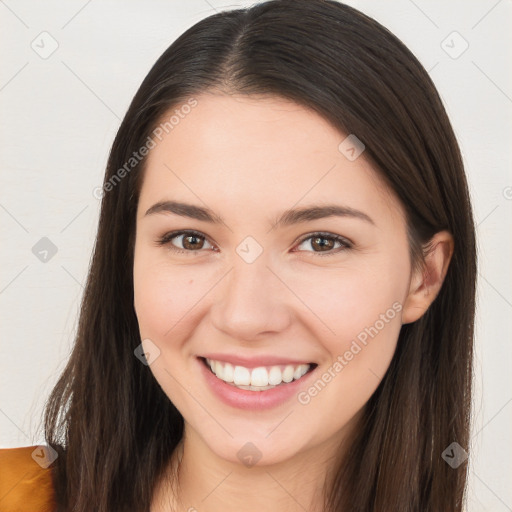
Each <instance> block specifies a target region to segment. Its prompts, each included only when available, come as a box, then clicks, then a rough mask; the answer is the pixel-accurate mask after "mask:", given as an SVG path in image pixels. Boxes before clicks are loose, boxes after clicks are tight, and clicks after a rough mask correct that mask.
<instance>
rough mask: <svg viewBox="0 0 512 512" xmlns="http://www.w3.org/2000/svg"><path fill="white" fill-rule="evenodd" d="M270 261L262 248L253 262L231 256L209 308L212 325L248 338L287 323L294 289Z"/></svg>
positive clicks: (279, 327) (229, 334) (241, 337)
mask: <svg viewBox="0 0 512 512" xmlns="http://www.w3.org/2000/svg"><path fill="white" fill-rule="evenodd" d="M269 263H270V262H269V259H268V258H267V257H266V253H265V251H264V252H263V254H261V255H260V256H259V257H258V258H257V259H256V260H255V261H253V262H252V263H248V262H246V261H244V260H243V259H242V258H240V257H238V256H237V255H235V258H233V267H232V268H231V270H230V271H229V273H228V274H227V275H226V276H225V277H224V279H223V280H222V282H221V283H219V286H218V287H217V292H216V293H217V296H216V297H215V302H214V304H213V305H212V307H211V311H210V314H211V320H212V323H213V325H214V326H215V327H216V328H217V329H218V330H220V331H222V332H224V333H225V334H226V335H227V336H230V337H231V338H233V339H236V340H239V341H242V340H245V341H250V340H254V339H257V338H258V337H260V336H261V335H263V334H268V333H274V334H275V333H277V332H280V331H282V330H285V329H286V328H287V326H288V325H289V323H290V320H291V316H292V315H291V307H292V306H293V304H292V302H291V301H292V300H293V293H292V292H291V291H290V290H289V289H288V288H287V287H286V285H285V283H284V282H283V280H282V278H280V276H279V273H278V272H276V270H274V269H273V268H272V267H271V266H270V264H269Z"/></svg>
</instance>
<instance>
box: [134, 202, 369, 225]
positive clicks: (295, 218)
mask: <svg viewBox="0 0 512 512" xmlns="http://www.w3.org/2000/svg"><path fill="white" fill-rule="evenodd" d="M157 213H174V214H176V215H180V216H181V217H189V218H191V219H196V220H200V221H204V222H210V223H212V224H225V222H224V220H223V219H222V217H220V216H218V215H217V214H215V213H214V212H213V211H211V210H210V209H209V208H203V207H202V206H196V205H193V204H188V203H182V202H179V201H159V202H158V203H155V204H154V205H153V206H151V208H149V209H148V210H147V212H146V213H145V214H144V217H147V216H148V215H154V214H157ZM325 217H351V218H355V219H360V220H364V221H366V222H369V223H370V224H373V225H375V222H374V221H373V220H372V219H371V218H370V217H369V216H368V215H367V214H366V213H364V212H362V211H360V210H356V209H354V208H350V207H348V206H341V205H337V204H327V205H313V206H308V207H303V208H295V209H290V210H286V211H284V212H283V213H282V214H281V215H280V216H279V217H278V218H276V219H275V220H274V221H273V222H272V229H273V228H276V227H280V226H290V225H293V224H299V223H301V222H309V221H313V220H317V219H323V218H325Z"/></svg>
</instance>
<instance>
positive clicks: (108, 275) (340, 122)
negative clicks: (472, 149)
mask: <svg viewBox="0 0 512 512" xmlns="http://www.w3.org/2000/svg"><path fill="white" fill-rule="evenodd" d="M98 194H99V195H102V205H101V216H100V221H99V228H98V234H97V240H96V245H95V248H94V256H93V260H92V264H91V267H90V271H89V276H88V280H87V286H86V289H85V293H84V297H83V302H82V308H81V314H80V321H79V328H78V333H77V338H76V343H75V346H74V350H73V353H72V356H71V359H70V361H69V363H68V365H67V367H66V369H65V371H64V372H63V374H62V376H61V378H60V379H59V381H58V383H57V385H56V386H55V388H54V390H53V392H52V394H51V397H50V399H49V401H48V404H47V409H46V416H45V426H46V439H47V442H48V445H49V447H51V449H52V450H53V451H52V452H51V453H52V454H54V457H53V458H54V459H55V460H53V463H52V464H51V465H50V466H49V468H48V469H46V470H41V471H37V472H34V471H33V472H32V473H30V471H32V470H33V465H34V462H33V460H32V459H34V455H33V454H32V456H31V453H32V450H33V449H34V447H28V448H23V449H14V450H4V451H3V453H2V455H1V457H2V458H3V467H4V468H10V469H11V470H12V469H13V468H15V469H16V470H15V471H14V472H12V471H11V475H19V479H22V474H23V473H25V474H29V476H31V477H32V476H33V477H34V478H39V479H40V480H39V481H40V482H42V483H41V486H39V484H38V485H37V486H36V485H32V486H31V485H26V484H27V482H26V478H28V477H26V478H25V480H22V482H21V484H20V485H16V484H14V487H13V490H11V491H10V493H9V495H8V496H7V497H6V498H4V500H3V503H2V502H0V504H2V510H10V509H9V508H8V507H9V506H11V507H12V509H13V510H14V509H15V508H14V507H16V503H15V502H16V501H19V502H21V503H29V501H28V500H30V499H38V500H40V510H43V509H44V508H45V507H46V510H57V511H67V510H73V511H75V512H85V511H91V510H94V511H97V512H107V511H108V512H121V511H145V512H148V511H150V512H163V511H178V510H179V511H186V510H188V511H193V510H197V511H200V512H202V511H205V512H206V511H207V512H216V511H220V510H222V511H223V512H229V511H232V510H233V511H234V510H237V511H239V510H244V511H248V512H250V511H256V510H267V511H274V510H275V511H282V510H287V511H299V510H308V511H314V512H319V511H329V512H331V511H332V512H334V511H336V512H341V511H343V512H345V511H361V512H362V511H378V512H382V511H388V510H393V511H401V512H406V511H407V512H413V511H414V512H419V511H421V512H427V511H430V512H439V511H448V510H449V511H460V510H462V508H463V503H464V490H465V485H466V468H467V461H466V457H465V456H462V455H461V454H465V453H466V452H465V450H467V445H468V438H469V414H470V400H471V372H472V343H473V319H474V303H475V279H476V255H475V239H474V224H473V218H472V212H471V205H470V200H469V194H468V188H467V184H466V178H465V175H464V169H463V164H462V161H461V155H460V152H459V148H458V145H457V141H456V139H455V137H454V133H453V131H452V128H451V125H450V122H449V120H448V118H447V115H446V112H445V110H444V108H443V105H442V103H441V100H440V98H439V96H438V94H437V92H436V89H435V87H434V85H433V83H432V81H431V80H430V78H429V76H428V74H427V72H426V71H425V70H424V68H423V67H422V66H421V65H420V63H419V62H418V61H417V59H416V58H415V57H414V56H413V55H412V54H411V52H410V51H409V50H408V49H407V48H406V47H405V46H404V45H403V44H402V43H401V42H400V41H399V40H398V39H397V38H396V37H395V36H393V35H392V34H391V33H390V32H389V31H388V30H386V29H385V28H384V27H382V26H381V25H379V24H378V23H377V22H375V21H374V20H372V19H370V18H369V17H367V16H365V15H363V14H362V13H360V12H358V11H357V10H355V9H353V8H351V7H348V6H346V5H343V4H341V3H338V2H335V1H330V0H308V1H306V0H300V1H297V0H294V1H291V0H274V1H269V2H265V3H260V4H256V5H254V6H253V7H251V8H248V9H239V10H233V11H227V12H221V13H218V14H215V15H213V16H210V17H209V18H207V19H204V20H202V21H200V22H199V23H197V24H196V25H195V26H193V27H192V28H190V29H189V30H187V31H186V32H185V33H184V34H183V35H182V36H181V37H179V38H178V39H177V40H176V41H175V42H174V43H173V44H172V45H171V46H170V47H169V48H168V49H167V50H166V51H165V52H164V54H163V55H162V56H161V57H160V59H159V60H158V61H157V62H156V64H155V65H154V66H153V68H152V69H151V71H150V72H149V74H148V75H147V77H146V78H145V80H144V81H143V83H142V85H141V86H140V88H139V90H138V92H137V93H136V95H135V97H134V99H133V101H132V103H131V105H130V107H129V109H128V112H127V113H126V116H125V117H124V119H123V121H122V123H121V126H120V128H119V131H118V134H117V136H116V138H115V141H114V143H113V147H112V150H111V153H110V157H109V162H108V166H107V171H106V174H105V181H104V184H103V187H102V189H101V190H100V191H98ZM49 453H50V452H49ZM34 460H35V459H34ZM30 464H32V466H30V467H29V465H30ZM29 469H30V471H29ZM27 472H29V473H27ZM13 478H14V479H16V476H15V477H13ZM19 479H18V480H19ZM22 484H25V485H22ZM4 494H5V493H4ZM9 496H10V497H9ZM0 498H1V497H0ZM41 500H42V501H41ZM43 502H44V503H45V504H44V505H43ZM5 503H7V505H5V506H3V505H4V504H5ZM6 507H7V508H6Z"/></svg>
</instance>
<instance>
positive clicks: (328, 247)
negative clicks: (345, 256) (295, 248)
mask: <svg viewBox="0 0 512 512" xmlns="http://www.w3.org/2000/svg"><path fill="white" fill-rule="evenodd" d="M305 242H308V245H309V247H312V248H313V251H309V252H313V253H326V254H325V255H326V256H329V255H331V254H337V253H339V252H341V251H343V250H344V249H348V248H350V247H351V246H352V244H351V243H350V242H349V241H348V240H347V239H346V238H343V237H342V236H340V235H334V234H331V233H325V234H324V233H313V235H309V236H308V237H306V238H303V239H302V241H301V242H300V244H299V246H300V245H303V244H304V243H305ZM336 244H339V245H338V248H337V249H338V250H333V249H334V248H335V246H336ZM320 255H321V256H323V254H320Z"/></svg>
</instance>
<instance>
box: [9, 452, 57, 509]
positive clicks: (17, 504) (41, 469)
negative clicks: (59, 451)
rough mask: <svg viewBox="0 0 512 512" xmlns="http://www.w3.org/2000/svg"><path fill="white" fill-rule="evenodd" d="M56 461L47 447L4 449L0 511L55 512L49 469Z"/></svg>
mask: <svg viewBox="0 0 512 512" xmlns="http://www.w3.org/2000/svg"><path fill="white" fill-rule="evenodd" d="M52 453H53V454H54V455H53V456H52ZM54 458H55V452H54V451H53V450H52V449H51V448H48V447H47V446H44V445H39V446H23V447H21V448H2V449H0V510H2V512H21V511H23V512H53V510H54V509H55V501H54V490H53V483H52V477H51V468H50V467H49V466H50V464H51V463H52V462H53V460H54Z"/></svg>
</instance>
